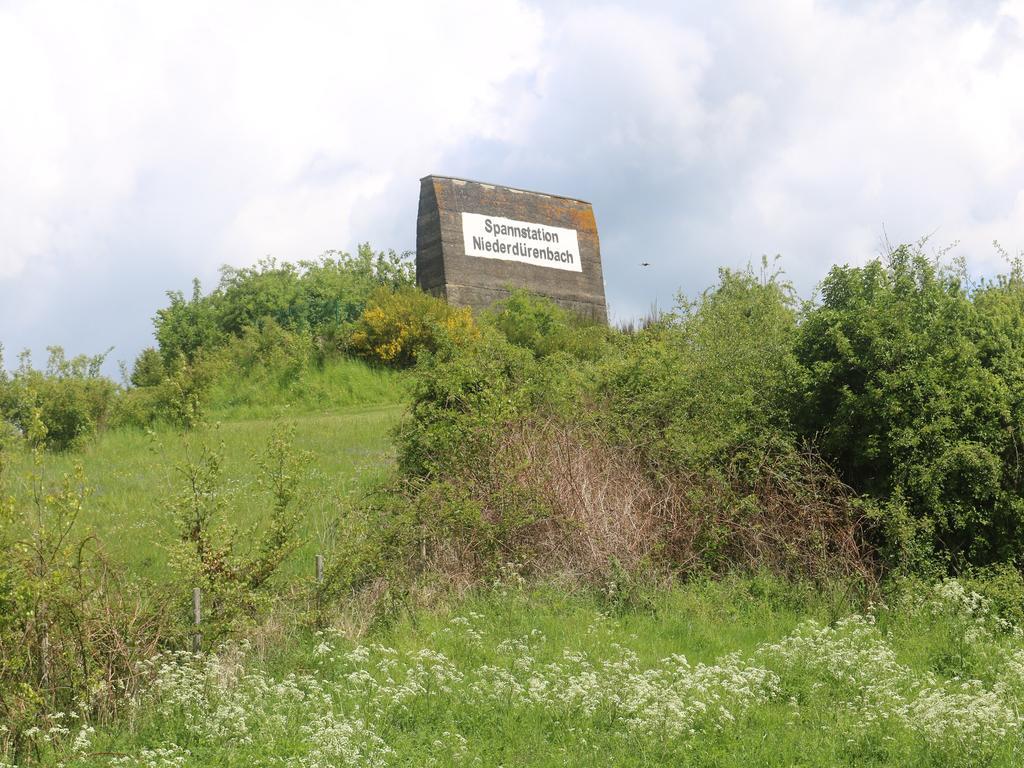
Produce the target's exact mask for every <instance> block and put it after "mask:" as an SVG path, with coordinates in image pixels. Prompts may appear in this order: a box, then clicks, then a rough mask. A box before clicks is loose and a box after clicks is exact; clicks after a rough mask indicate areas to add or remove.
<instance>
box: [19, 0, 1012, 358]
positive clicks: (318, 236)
mask: <svg viewBox="0 0 1024 768" xmlns="http://www.w3.org/2000/svg"><path fill="white" fill-rule="evenodd" d="M1022 94H1024V0H1005V1H1004V2H997V1H996V0H992V1H988V0H959V1H955V0H930V1H924V2H912V1H911V0H890V1H888V2H869V1H864V2H839V1H838V0H833V1H831V2H829V1H825V0H821V1H819V2H812V1H811V0H779V1H776V2H771V3H766V2H763V0H750V1H749V2H743V1H742V0H739V1H737V2H723V0H707V1H705V0H690V1H689V2H685V3H669V2H665V3H659V2H635V1H633V2H628V3H626V2H621V3H601V4H589V3H577V2H541V3H532V2H514V1H511V0H488V2H486V3H481V2H479V1H478V0H467V1H466V2H462V1H456V2H447V0H432V1H431V2H429V3H420V2H409V3H388V2H374V3H348V2H339V1H337V0H335V1H334V2H306V1H305V0H288V2H280V3H260V2H252V1H251V0H246V1H245V2H237V3H236V2H223V1H222V2H217V3H209V2H206V1H205V0H201V1H199V2H188V1H187V0H184V1H183V0H175V2H173V3H172V2H168V3H156V2H149V3H138V2H126V3H109V2H103V0H94V2H89V3H81V2H68V3H50V2H45V1H44V2H31V3H30V2H18V1H17V0H14V1H13V2H12V0H0V342H2V343H3V345H4V347H5V348H6V355H7V361H6V362H7V365H8V366H10V365H11V364H12V363H13V362H14V359H13V358H14V357H15V353H16V352H17V351H18V350H20V349H22V348H26V347H28V348H32V349H34V350H36V351H37V361H38V362H42V358H43V357H44V352H43V349H44V348H45V346H46V345H48V344H60V345H63V346H65V347H66V348H67V349H68V351H69V352H73V353H81V352H85V353H97V352H101V351H103V350H105V349H107V348H108V347H111V346H113V347H114V348H115V349H114V352H113V353H112V354H111V362H112V363H113V361H116V360H118V359H121V360H129V361H130V360H131V359H132V358H133V357H134V355H135V354H136V353H137V351H138V350H139V349H140V348H141V347H142V346H145V345H146V344H147V343H149V342H150V341H151V331H152V327H151V322H150V319H151V317H152V315H153V313H154V312H155V310H156V309H157V308H158V307H160V306H162V305H163V304H164V302H165V296H164V294H165V291H167V290H172V289H178V290H186V291H187V290H189V286H190V284H191V279H192V278H193V277H194V276H198V277H199V278H200V279H201V280H202V281H203V284H204V286H206V287H207V288H209V287H212V286H213V285H214V284H215V282H216V279H217V268H218V266H220V265H221V264H225V263H226V264H232V265H244V264H250V263H253V262H255V261H256V260H257V259H259V258H261V257H264V256H267V255H273V256H275V257H278V258H279V259H299V258H309V257H313V256H316V255H317V254H319V253H321V252H322V251H324V250H327V249H345V250H351V249H353V248H354V247H355V245H356V244H357V243H359V242H363V241H369V242H371V243H372V244H373V245H374V246H377V247H379V248H394V249H396V250H399V251H401V250H409V249H412V248H414V247H415V223H416V204H417V195H418V190H419V183H418V179H419V178H420V177H421V176H423V175H426V174H427V173H441V174H446V175H455V176H463V177H468V178H472V179H479V180H483V181H491V182H497V183H502V184H508V185H513V186H520V187H525V188H528V189H539V190H543V191H548V192H554V193H559V194H564V195H568V196H572V197H578V198H582V199H585V200H589V201H591V202H592V203H593V204H594V209H595V213H596V215H597V221H598V227H599V231H600V234H601V242H602V255H603V259H604V265H605V276H606V281H607V291H608V298H609V302H610V304H611V310H612V313H613V316H614V317H616V318H619V319H623V318H628V317H630V316H633V315H637V314H642V313H643V312H645V311H646V310H647V309H648V308H649V307H650V306H651V304H652V303H654V302H657V303H658V304H659V305H660V306H662V307H664V306H667V305H670V304H671V303H672V297H673V295H674V294H675V292H676V291H677V290H682V291H683V292H685V293H687V294H693V293H696V292H697V291H699V290H700V289H701V288H704V287H706V286H707V285H708V284H710V283H711V282H713V280H714V278H715V274H716V271H717V269H718V268H719V267H720V266H742V265H744V264H746V263H747V262H748V261H755V262H756V261H758V260H759V259H760V257H761V255H762V254H776V253H778V254H781V255H782V264H783V266H784V267H785V269H786V271H787V273H788V274H789V275H790V277H791V278H792V279H793V280H794V282H795V283H796V285H797V287H798V288H799V290H800V292H801V293H802V294H803V295H809V294H810V292H811V291H812V290H813V287H814V285H815V284H816V283H817V282H818V281H819V280H820V279H821V278H822V277H823V276H824V275H825V273H826V271H827V270H828V267H829V266H830V265H832V264H835V263H844V262H846V263H860V262H863V261H864V260H866V259H868V258H871V257H872V256H874V255H876V254H877V252H878V250H879V247H880V241H881V238H882V236H883V231H884V232H885V233H887V235H888V238H889V240H890V241H893V242H900V241H908V240H916V239H918V238H920V237H921V236H923V235H928V234H931V235H932V240H931V242H932V243H934V245H935V247H936V248H938V247H940V246H944V245H947V244H950V243H952V242H954V241H956V242H958V243H959V246H958V248H957V251H956V252H957V253H959V254H962V255H963V256H965V257H966V258H967V259H968V261H969V262H970V263H971V265H972V266H973V268H974V269H975V270H977V271H979V272H986V273H991V272H994V271H997V270H998V269H999V268H1000V261H999V257H998V255H997V253H996V251H995V249H994V248H993V247H992V241H993V240H998V241H999V242H1001V243H1002V244H1003V246H1005V247H1006V249H1008V250H1009V251H1018V250H1020V249H1022V248H1024V96H1022ZM641 261H649V262H651V265H652V266H650V267H648V268H646V269H643V268H640V267H639V266H638V265H639V262H641Z"/></svg>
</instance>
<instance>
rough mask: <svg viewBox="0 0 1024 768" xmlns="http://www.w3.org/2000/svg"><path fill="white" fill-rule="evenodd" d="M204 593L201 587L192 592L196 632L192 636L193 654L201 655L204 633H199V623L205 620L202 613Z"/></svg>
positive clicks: (193, 618)
mask: <svg viewBox="0 0 1024 768" xmlns="http://www.w3.org/2000/svg"><path fill="white" fill-rule="evenodd" d="M202 599H203V595H202V591H201V590H200V589H199V587H196V588H195V589H193V590H192V621H193V623H194V624H195V627H196V631H195V632H194V633H193V635H192V653H199V649H200V648H202V646H203V633H202V632H200V631H199V623H200V622H201V621H202V620H203V611H202Z"/></svg>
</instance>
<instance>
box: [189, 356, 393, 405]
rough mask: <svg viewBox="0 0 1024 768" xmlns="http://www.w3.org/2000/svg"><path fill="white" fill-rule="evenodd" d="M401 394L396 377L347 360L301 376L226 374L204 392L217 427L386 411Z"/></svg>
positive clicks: (337, 360)
mask: <svg viewBox="0 0 1024 768" xmlns="http://www.w3.org/2000/svg"><path fill="white" fill-rule="evenodd" d="M404 394H405V379H404V378H403V376H402V375H401V374H400V373H397V372H395V371H393V370H390V369H387V368H381V367H373V366H369V365H367V364H366V363H363V362H362V361H359V360H353V359H351V358H347V357H340V358H334V359H330V360H327V361H325V362H324V364H323V365H322V366H314V365H310V366H308V367H307V368H305V369H304V370H303V371H302V372H301V375H299V376H290V377H282V376H280V375H278V374H277V372H275V371H272V370H256V371H253V372H251V373H249V374H245V375H243V374H242V373H240V372H237V371H234V372H232V371H228V372H227V373H226V374H225V375H223V376H222V377H220V378H218V379H217V380H216V381H215V382H214V384H213V386H212V387H211V391H210V400H209V408H210V414H211V418H213V419H218V420H222V421H234V420H238V419H266V418H273V417H280V416H287V415H290V414H295V413H319V414H325V413H330V412H332V411H335V410H337V409H339V408H352V407H356V406H369V405H390V404H394V403H398V402H399V401H401V400H402V398H403V397H404Z"/></svg>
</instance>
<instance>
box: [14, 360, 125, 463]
mask: <svg viewBox="0 0 1024 768" xmlns="http://www.w3.org/2000/svg"><path fill="white" fill-rule="evenodd" d="M48 350H49V353H50V356H49V360H48V361H47V364H46V368H45V369H44V370H38V369H36V368H34V367H33V366H32V360H31V358H30V357H29V355H28V354H27V353H25V354H23V355H22V356H21V359H20V363H19V366H18V368H17V370H15V372H14V374H13V375H12V376H10V377H8V376H6V374H5V375H4V377H3V378H0V417H2V419H3V420H4V421H6V422H9V423H10V424H13V425H14V426H15V427H16V428H17V429H18V430H19V431H20V432H21V433H22V434H23V435H27V434H28V433H29V427H30V425H31V423H32V421H33V419H34V418H36V414H38V418H39V419H40V420H41V423H42V424H43V425H44V427H45V429H44V430H43V431H41V432H38V433H37V435H38V439H39V440H41V441H42V444H43V445H45V446H46V447H47V448H50V449H52V450H58V451H63V450H68V449H70V448H74V447H76V446H79V445H81V444H82V443H83V442H85V441H86V440H88V439H89V438H91V437H92V436H93V435H95V434H96V432H97V430H98V429H99V428H100V427H102V426H103V424H104V423H105V420H106V417H107V414H108V412H109V409H110V406H111V403H112V402H113V401H114V398H115V396H116V394H117V387H116V385H115V384H114V383H113V382H112V381H110V380H109V379H107V378H106V377H104V376H103V375H101V373H100V366H102V364H103V360H104V358H105V357H106V355H96V356H93V357H88V356H85V355H79V356H77V357H74V358H71V359H68V358H67V357H66V356H65V354H64V350H63V349H62V348H60V347H49V348H48ZM2 364H3V361H2V359H0V367H2Z"/></svg>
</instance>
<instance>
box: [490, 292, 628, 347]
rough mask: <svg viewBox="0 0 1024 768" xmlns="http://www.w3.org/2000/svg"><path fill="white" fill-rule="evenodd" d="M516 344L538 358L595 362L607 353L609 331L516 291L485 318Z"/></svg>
mask: <svg viewBox="0 0 1024 768" xmlns="http://www.w3.org/2000/svg"><path fill="white" fill-rule="evenodd" d="M483 321H484V322H486V323H489V324H491V325H493V326H494V327H495V328H497V329H498V330H499V331H501V333H502V334H503V335H504V336H505V338H506V339H508V340H509V341H510V342H512V343H513V344H516V345H517V346H520V347H525V348H526V349H529V350H530V351H531V352H533V353H534V354H535V355H536V356H537V357H547V356H548V355H551V354H553V353H555V352H566V353H568V354H570V355H572V356H573V357H577V358H580V359H582V360H596V359H598V358H600V357H601V356H602V355H603V354H604V353H605V351H606V349H605V347H606V343H607V340H608V336H609V331H608V328H607V327H606V326H604V325H599V324H596V323H594V322H592V321H589V320H587V319H585V318H583V317H582V316H581V315H578V314H576V313H574V312H571V311H569V310H566V309H563V308H562V307H560V306H558V305H557V304H555V303H554V302H553V301H551V300H550V299H546V298H542V297H540V296H534V295H533V294H530V293H527V292H526V291H522V290H517V291H513V292H512V294H511V295H510V296H509V297H508V298H507V299H504V300H502V301H499V302H498V303H496V304H495V305H494V306H493V307H492V308H491V309H490V310H488V311H486V312H485V313H484V314H483Z"/></svg>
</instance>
